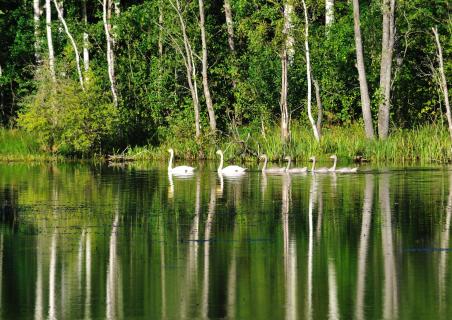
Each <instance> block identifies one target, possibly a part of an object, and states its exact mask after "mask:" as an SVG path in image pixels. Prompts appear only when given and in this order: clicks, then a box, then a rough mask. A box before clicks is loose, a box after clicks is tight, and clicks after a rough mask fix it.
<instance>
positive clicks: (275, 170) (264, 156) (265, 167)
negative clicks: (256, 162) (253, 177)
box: [260, 154, 287, 174]
mask: <svg viewBox="0 0 452 320" xmlns="http://www.w3.org/2000/svg"><path fill="white" fill-rule="evenodd" d="M260 159H264V166H263V167H262V172H263V173H270V174H271V173H284V172H286V169H287V168H270V169H267V162H268V157H267V155H266V154H263V155H261V156H260Z"/></svg>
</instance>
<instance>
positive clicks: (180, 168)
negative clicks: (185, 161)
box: [168, 149, 195, 175]
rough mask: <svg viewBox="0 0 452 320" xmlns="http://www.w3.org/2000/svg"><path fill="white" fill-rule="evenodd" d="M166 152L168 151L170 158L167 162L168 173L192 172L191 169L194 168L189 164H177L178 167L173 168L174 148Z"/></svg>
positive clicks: (182, 173) (183, 173)
mask: <svg viewBox="0 0 452 320" xmlns="http://www.w3.org/2000/svg"><path fill="white" fill-rule="evenodd" d="M168 152H169V153H170V159H169V162H168V173H172V174H181V175H185V174H193V171H194V170H195V168H193V167H190V166H178V167H174V168H173V158H174V150H173V149H168Z"/></svg>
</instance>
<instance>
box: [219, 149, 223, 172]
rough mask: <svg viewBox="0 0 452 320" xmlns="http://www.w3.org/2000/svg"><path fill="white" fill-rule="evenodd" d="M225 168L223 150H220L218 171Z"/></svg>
mask: <svg viewBox="0 0 452 320" xmlns="http://www.w3.org/2000/svg"><path fill="white" fill-rule="evenodd" d="M221 170H223V152H220V165H219V166H218V172H221Z"/></svg>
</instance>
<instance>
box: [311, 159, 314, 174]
mask: <svg viewBox="0 0 452 320" xmlns="http://www.w3.org/2000/svg"><path fill="white" fill-rule="evenodd" d="M314 170H315V158H314V159H312V169H311V171H312V172H314Z"/></svg>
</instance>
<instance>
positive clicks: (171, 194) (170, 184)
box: [168, 173, 195, 199]
mask: <svg viewBox="0 0 452 320" xmlns="http://www.w3.org/2000/svg"><path fill="white" fill-rule="evenodd" d="M194 176H195V175H194V174H191V173H190V174H184V175H181V174H174V175H173V174H171V173H168V199H172V198H173V197H174V180H173V178H176V181H177V180H179V181H180V180H188V179H191V178H193V177H194Z"/></svg>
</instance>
